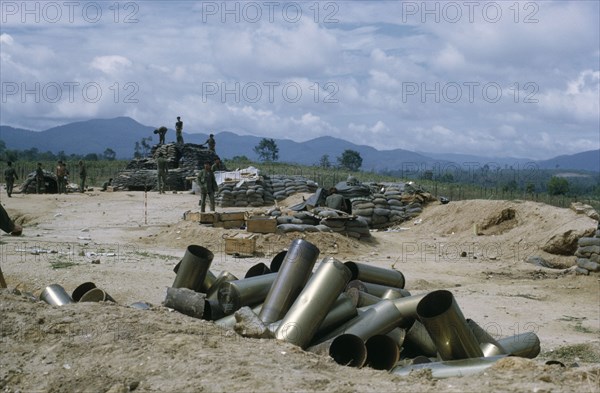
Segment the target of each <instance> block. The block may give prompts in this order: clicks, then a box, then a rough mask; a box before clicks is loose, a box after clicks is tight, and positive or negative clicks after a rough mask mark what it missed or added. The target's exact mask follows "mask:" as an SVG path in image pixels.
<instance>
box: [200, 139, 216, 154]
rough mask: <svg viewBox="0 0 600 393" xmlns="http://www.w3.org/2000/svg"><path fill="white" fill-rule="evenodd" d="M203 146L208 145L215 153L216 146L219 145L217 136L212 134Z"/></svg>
mask: <svg viewBox="0 0 600 393" xmlns="http://www.w3.org/2000/svg"><path fill="white" fill-rule="evenodd" d="M203 145H208V150H210V151H212V152H213V153H214V152H215V146H216V145H217V142H216V141H215V136H214V135H213V134H210V135H209V137H208V139H207V140H206V142H204V143H203Z"/></svg>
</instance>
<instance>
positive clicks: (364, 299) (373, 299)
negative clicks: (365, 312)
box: [350, 288, 383, 307]
mask: <svg viewBox="0 0 600 393" xmlns="http://www.w3.org/2000/svg"><path fill="white" fill-rule="evenodd" d="M350 289H354V288H350ZM381 300H383V299H381V298H380V297H377V296H375V295H371V294H369V293H367V292H364V291H358V303H357V307H365V306H372V305H373V304H375V303H379V302H380V301H381Z"/></svg>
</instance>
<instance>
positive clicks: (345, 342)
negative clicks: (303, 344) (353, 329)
mask: <svg viewBox="0 0 600 393" xmlns="http://www.w3.org/2000/svg"><path fill="white" fill-rule="evenodd" d="M308 350H309V351H311V352H314V353H319V354H323V355H329V356H331V358H333V360H334V361H335V362H336V363H337V364H341V365H344V366H350V367H362V366H363V365H364V364H365V361H366V360H367V348H366V346H365V342H364V341H363V340H362V339H361V338H360V337H357V336H355V335H353V334H342V335H340V336H337V337H335V338H332V339H330V340H327V341H325V342H323V343H321V344H319V345H314V346H312V347H309V348H308Z"/></svg>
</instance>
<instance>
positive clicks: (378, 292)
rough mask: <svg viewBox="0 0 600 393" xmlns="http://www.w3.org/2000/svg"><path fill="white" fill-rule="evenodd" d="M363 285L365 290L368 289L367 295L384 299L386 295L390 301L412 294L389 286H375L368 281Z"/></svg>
mask: <svg viewBox="0 0 600 393" xmlns="http://www.w3.org/2000/svg"><path fill="white" fill-rule="evenodd" d="M362 283H363V284H364V286H365V288H367V291H366V292H367V293H369V294H371V295H373V296H377V297H380V298H382V299H383V298H384V295H385V294H386V293H387V296H389V298H387V299H388V300H392V299H397V298H400V297H405V296H410V292H408V291H407V290H406V289H403V288H394V287H390V286H388V285H381V284H374V283H372V282H368V281H363V282H362Z"/></svg>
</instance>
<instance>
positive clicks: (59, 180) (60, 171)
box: [56, 160, 67, 194]
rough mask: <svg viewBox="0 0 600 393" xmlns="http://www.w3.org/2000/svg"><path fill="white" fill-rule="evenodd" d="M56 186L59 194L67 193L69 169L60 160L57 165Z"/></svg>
mask: <svg viewBox="0 0 600 393" xmlns="http://www.w3.org/2000/svg"><path fill="white" fill-rule="evenodd" d="M56 184H57V187H58V193H59V194H62V193H65V194H66V193H67V167H66V166H65V164H64V163H63V162H62V160H58V165H56Z"/></svg>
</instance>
